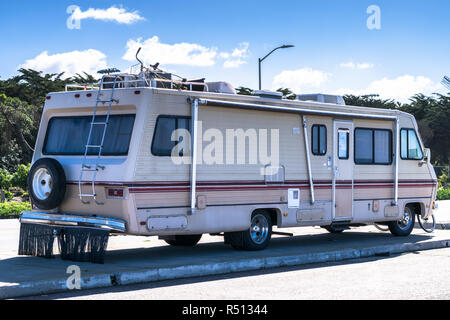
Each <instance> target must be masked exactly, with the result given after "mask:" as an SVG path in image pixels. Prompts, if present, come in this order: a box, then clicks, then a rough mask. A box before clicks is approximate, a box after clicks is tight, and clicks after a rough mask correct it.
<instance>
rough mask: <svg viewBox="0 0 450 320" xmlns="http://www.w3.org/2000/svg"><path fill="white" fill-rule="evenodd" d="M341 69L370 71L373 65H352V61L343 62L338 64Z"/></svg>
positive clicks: (364, 63)
mask: <svg viewBox="0 0 450 320" xmlns="http://www.w3.org/2000/svg"><path fill="white" fill-rule="evenodd" d="M340 66H341V68H349V69H358V70H363V69H372V68H373V67H374V64H373V63H368V62H363V63H354V62H353V61H349V62H345V63H341V64H340Z"/></svg>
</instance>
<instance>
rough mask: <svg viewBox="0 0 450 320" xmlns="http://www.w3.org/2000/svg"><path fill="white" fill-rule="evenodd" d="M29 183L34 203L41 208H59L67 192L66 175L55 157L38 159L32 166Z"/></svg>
mask: <svg viewBox="0 0 450 320" xmlns="http://www.w3.org/2000/svg"><path fill="white" fill-rule="evenodd" d="M27 183H28V190H29V191H30V197H31V200H32V202H33V204H34V205H35V206H36V207H38V208H39V209H41V210H53V209H55V208H57V207H58V206H59V205H60V204H61V202H62V201H63V199H64V196H65V194H66V175H65V173H64V169H63V167H62V166H61V164H60V163H59V162H58V161H56V160H55V159H49V158H43V159H40V160H38V161H37V162H36V163H35V164H34V165H33V166H32V167H31V170H30V173H29V174H28V178H27Z"/></svg>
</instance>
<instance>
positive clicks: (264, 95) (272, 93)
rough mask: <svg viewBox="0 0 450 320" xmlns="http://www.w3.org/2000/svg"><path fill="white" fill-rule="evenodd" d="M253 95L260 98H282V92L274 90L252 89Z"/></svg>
mask: <svg viewBox="0 0 450 320" xmlns="http://www.w3.org/2000/svg"><path fill="white" fill-rule="evenodd" d="M253 95H254V96H258V97H261V98H269V99H278V100H281V99H282V98H283V94H282V93H281V92H275V91H268V90H267V91H266V90H257V91H253Z"/></svg>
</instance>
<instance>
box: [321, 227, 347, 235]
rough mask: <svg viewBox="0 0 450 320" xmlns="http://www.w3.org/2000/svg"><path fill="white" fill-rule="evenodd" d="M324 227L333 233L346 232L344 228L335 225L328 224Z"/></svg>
mask: <svg viewBox="0 0 450 320" xmlns="http://www.w3.org/2000/svg"><path fill="white" fill-rule="evenodd" d="M323 228H324V229H325V230H327V231H328V232H329V233H333V234H339V233H342V232H344V229H343V228H338V227H335V226H326V227H323Z"/></svg>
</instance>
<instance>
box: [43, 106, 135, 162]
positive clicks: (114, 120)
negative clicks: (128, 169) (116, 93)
mask: <svg viewBox="0 0 450 320" xmlns="http://www.w3.org/2000/svg"><path fill="white" fill-rule="evenodd" d="M134 119H135V115H112V116H111V117H110V118H109V122H108V127H107V129H106V135H105V141H104V144H103V150H102V155H104V156H126V155H127V154H128V149H129V146H130V141H131V134H132V132H133V126H134ZM95 121H96V122H104V121H106V116H97V117H96V120H95ZM91 122H92V117H91V116H89V117H54V118H52V119H50V121H49V123H48V129H47V136H46V138H45V142H44V148H43V153H44V154H45V155H61V156H80V155H84V153H85V151H86V143H87V140H88V136H89V131H90V128H91ZM103 130H104V126H100V125H97V126H93V128H92V136H91V141H90V144H92V145H99V144H101V140H102V136H103ZM98 152H99V150H98V148H92V149H89V150H88V155H97V154H98Z"/></svg>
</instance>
